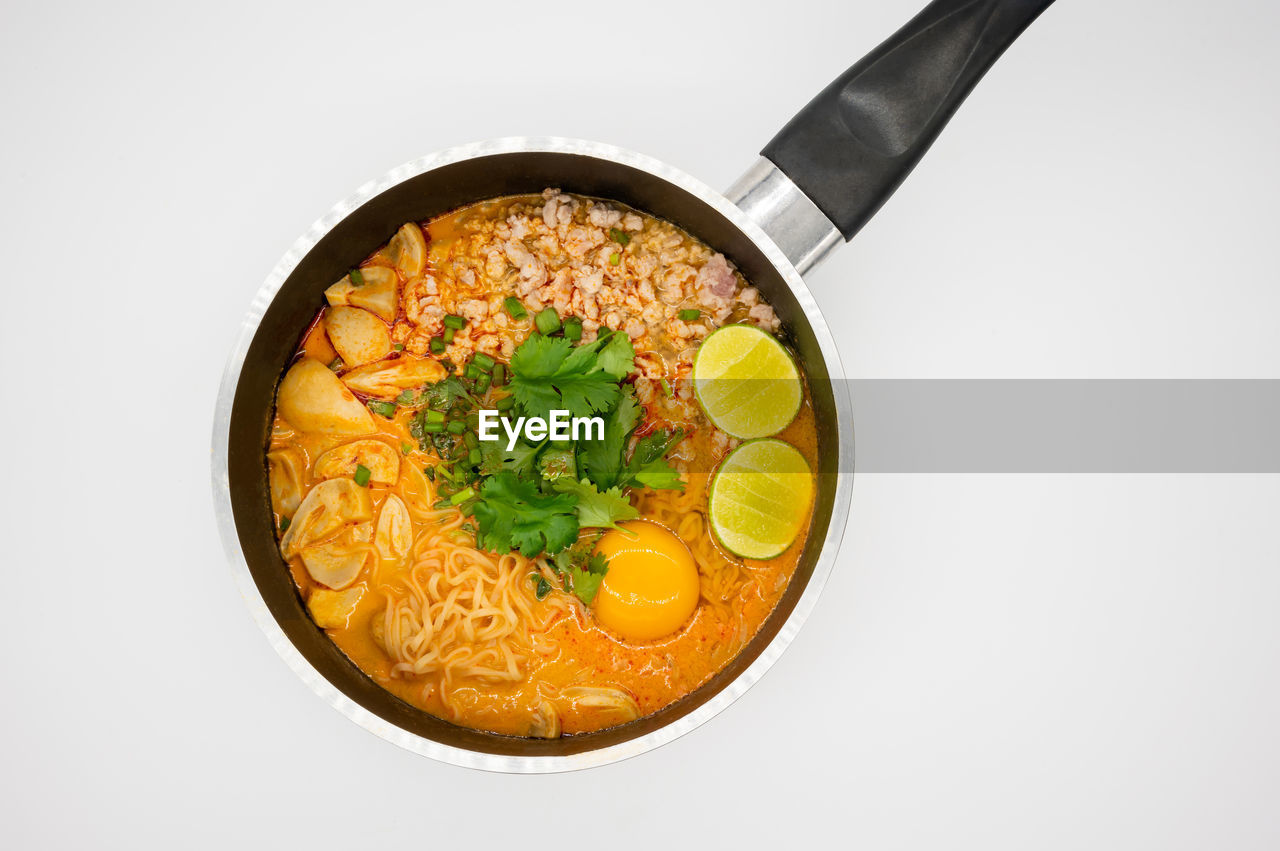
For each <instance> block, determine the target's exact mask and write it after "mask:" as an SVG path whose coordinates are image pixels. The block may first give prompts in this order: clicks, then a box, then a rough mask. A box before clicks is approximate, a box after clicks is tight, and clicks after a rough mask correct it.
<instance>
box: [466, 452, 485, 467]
mask: <svg viewBox="0 0 1280 851" xmlns="http://www.w3.org/2000/svg"><path fill="white" fill-rule="evenodd" d="M467 460H468V461H470V462H471V463H472V464H474V465H478V464H479V463H480V462H481V461H483V460H484V455H482V454H481V453H480V450H479V449H472V450H471V452H470V453H468V454H467Z"/></svg>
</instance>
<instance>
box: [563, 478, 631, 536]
mask: <svg viewBox="0 0 1280 851" xmlns="http://www.w3.org/2000/svg"><path fill="white" fill-rule="evenodd" d="M552 487H553V488H555V490H556V492H557V493H571V494H573V495H574V496H575V497H576V498H577V500H578V525H579V526H580V527H583V528H600V529H615V528H617V525H618V523H620V522H622V521H623V520H634V519H635V518H637V517H639V516H640V512H639V511H637V510H636V509H635V508H634V507H633V506H632V505H631V501H630V500H628V499H627V497H626V495H625V494H623V492H622V488H609V489H608V490H606V491H603V492H602V491H600V490H599V489H598V488H597V487H596V486H595V485H593V484H592V483H591V482H589V481H587V480H586V479H583V480H582V481H578V480H576V479H571V478H567V477H566V478H563V479H556V480H555V482H553V483H552Z"/></svg>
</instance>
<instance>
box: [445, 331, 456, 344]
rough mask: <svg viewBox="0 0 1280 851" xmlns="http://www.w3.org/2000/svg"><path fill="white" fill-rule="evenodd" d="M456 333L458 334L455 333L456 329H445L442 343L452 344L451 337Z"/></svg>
mask: <svg viewBox="0 0 1280 851" xmlns="http://www.w3.org/2000/svg"><path fill="white" fill-rule="evenodd" d="M456 333H458V332H457V330H456V329H454V328H446V329H444V341H445V342H446V343H452V342H453V335H454V334H456Z"/></svg>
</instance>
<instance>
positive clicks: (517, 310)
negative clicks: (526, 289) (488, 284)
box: [502, 296, 529, 322]
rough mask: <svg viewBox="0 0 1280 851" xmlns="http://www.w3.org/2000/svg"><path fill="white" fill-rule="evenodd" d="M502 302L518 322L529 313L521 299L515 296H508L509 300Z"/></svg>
mask: <svg viewBox="0 0 1280 851" xmlns="http://www.w3.org/2000/svg"><path fill="white" fill-rule="evenodd" d="M502 304H503V306H504V307H506V309H507V313H509V314H511V318H512V319H514V320H515V321H517V322H519V321H520V320H521V319H524V318H526V317H528V315H529V311H527V310H525V309H524V305H523V304H521V303H520V299H518V298H516V297H515V296H508V298H507V300H506V301H504V302H503V303H502Z"/></svg>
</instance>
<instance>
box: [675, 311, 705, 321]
mask: <svg viewBox="0 0 1280 851" xmlns="http://www.w3.org/2000/svg"><path fill="white" fill-rule="evenodd" d="M701 315H702V311H701V310H693V309H689V310H682V311H680V312H679V313H677V314H676V316H679V317H680V321H681V322H692V321H693V320H695V319H697V318H698V317H699V316H701Z"/></svg>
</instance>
